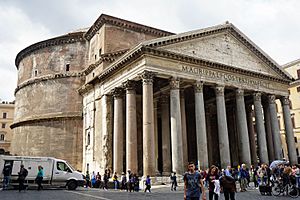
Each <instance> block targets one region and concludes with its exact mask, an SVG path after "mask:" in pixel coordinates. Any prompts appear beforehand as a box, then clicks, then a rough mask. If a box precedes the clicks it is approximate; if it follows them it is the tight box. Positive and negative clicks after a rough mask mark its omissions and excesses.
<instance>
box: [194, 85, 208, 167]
mask: <svg viewBox="0 0 300 200" xmlns="http://www.w3.org/2000/svg"><path fill="white" fill-rule="evenodd" d="M194 88H195V115H196V139H197V156H198V164H199V168H200V169H203V170H205V169H207V168H208V167H209V166H208V165H209V164H208V147H207V133H206V119H205V109H204V98H203V83H201V82H197V83H196V84H195V86H194Z"/></svg>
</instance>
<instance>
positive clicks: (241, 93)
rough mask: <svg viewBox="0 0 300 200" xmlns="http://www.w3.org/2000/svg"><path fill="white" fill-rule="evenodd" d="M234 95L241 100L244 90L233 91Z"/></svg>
mask: <svg viewBox="0 0 300 200" xmlns="http://www.w3.org/2000/svg"><path fill="white" fill-rule="evenodd" d="M235 94H236V97H237V98H242V97H244V90H243V89H240V88H238V89H237V90H236V91H235Z"/></svg>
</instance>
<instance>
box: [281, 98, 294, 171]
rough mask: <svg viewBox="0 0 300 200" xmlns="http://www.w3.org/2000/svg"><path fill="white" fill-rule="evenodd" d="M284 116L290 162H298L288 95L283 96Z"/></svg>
mask: <svg viewBox="0 0 300 200" xmlns="http://www.w3.org/2000/svg"><path fill="white" fill-rule="evenodd" d="M281 103H282V109H283V117H284V126H285V137H286V143H287V147H288V156H289V161H290V164H292V165H293V164H296V163H298V162H297V153H296V147H295V140H294V132H293V126H292V120H291V111H290V100H289V98H288V97H282V98H281Z"/></svg>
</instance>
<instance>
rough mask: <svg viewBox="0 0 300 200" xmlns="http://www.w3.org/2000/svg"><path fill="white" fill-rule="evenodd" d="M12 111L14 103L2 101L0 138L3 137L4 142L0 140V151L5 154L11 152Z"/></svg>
mask: <svg viewBox="0 0 300 200" xmlns="http://www.w3.org/2000/svg"><path fill="white" fill-rule="evenodd" d="M14 109H15V105H14V102H5V101H3V102H1V103H0V136H1V135H3V136H4V140H1V138H0V149H2V150H4V151H5V152H10V150H11V140H12V134H13V133H12V130H11V128H10V125H11V124H12V123H13V119H14ZM4 113H6V114H4ZM5 115H6V116H5ZM4 117H5V118H4ZM3 136H2V137H3Z"/></svg>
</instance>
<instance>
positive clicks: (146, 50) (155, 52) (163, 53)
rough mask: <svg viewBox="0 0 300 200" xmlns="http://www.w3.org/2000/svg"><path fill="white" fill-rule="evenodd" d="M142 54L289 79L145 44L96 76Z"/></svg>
mask: <svg viewBox="0 0 300 200" xmlns="http://www.w3.org/2000/svg"><path fill="white" fill-rule="evenodd" d="M143 54H145V55H152V56H157V57H162V58H167V59H172V60H177V61H181V62H185V63H190V64H196V65H199V66H205V67H210V68H214V69H220V70H226V71H228V72H232V73H238V74H243V75H248V76H252V77H256V78H261V79H265V80H270V81H276V82H280V83H285V84H288V83H290V80H289V79H280V78H277V77H274V76H269V75H265V74H261V73H258V72H253V71H248V70H244V69H241V68H236V67H233V66H229V65H225V64H222V63H217V62H212V61H208V60H204V59H199V58H194V57H191V56H187V55H183V54H179V53H174V52H170V51H167V50H162V49H156V48H150V47H145V46H144V47H141V48H138V50H136V51H134V52H133V53H132V54H130V55H127V56H125V57H124V58H121V59H119V60H118V61H116V62H115V63H113V64H112V65H111V66H110V67H108V68H107V69H106V70H104V71H103V73H101V74H100V75H99V76H98V79H100V80H103V79H105V78H107V77H109V76H110V75H112V74H113V73H115V72H116V71H117V70H118V69H120V68H122V67H123V66H125V65H127V64H129V63H131V62H132V61H134V60H135V59H136V58H138V57H140V56H141V55H143Z"/></svg>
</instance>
